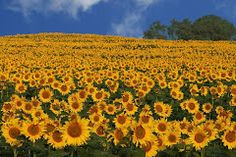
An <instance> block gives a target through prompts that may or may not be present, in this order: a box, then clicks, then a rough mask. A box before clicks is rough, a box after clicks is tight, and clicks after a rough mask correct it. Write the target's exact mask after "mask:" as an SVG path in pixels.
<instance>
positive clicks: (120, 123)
mask: <svg viewBox="0 0 236 157" xmlns="http://www.w3.org/2000/svg"><path fill="white" fill-rule="evenodd" d="M130 120H131V119H130V117H128V116H127V115H125V114H124V113H123V114H119V115H117V117H116V118H114V121H113V122H114V123H115V125H116V128H127V127H128V126H129V124H130Z"/></svg>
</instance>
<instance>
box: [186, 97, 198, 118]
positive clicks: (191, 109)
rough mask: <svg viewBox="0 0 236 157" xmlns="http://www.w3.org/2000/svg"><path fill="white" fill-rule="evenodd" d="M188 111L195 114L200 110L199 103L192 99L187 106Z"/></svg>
mask: <svg viewBox="0 0 236 157" xmlns="http://www.w3.org/2000/svg"><path fill="white" fill-rule="evenodd" d="M186 109H187V111H188V112H189V113H192V114H194V113H196V112H197V111H198V110H199V103H198V102H197V101H196V100H195V99H193V98H191V99H189V100H188V102H187V104H186Z"/></svg>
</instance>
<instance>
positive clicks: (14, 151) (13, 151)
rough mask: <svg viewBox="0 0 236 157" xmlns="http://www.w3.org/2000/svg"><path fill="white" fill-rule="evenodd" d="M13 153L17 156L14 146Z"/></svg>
mask: <svg viewBox="0 0 236 157" xmlns="http://www.w3.org/2000/svg"><path fill="white" fill-rule="evenodd" d="M13 155H14V157H17V150H16V148H13Z"/></svg>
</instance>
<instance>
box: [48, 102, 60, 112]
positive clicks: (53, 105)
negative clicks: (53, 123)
mask: <svg viewBox="0 0 236 157" xmlns="http://www.w3.org/2000/svg"><path fill="white" fill-rule="evenodd" d="M49 109H50V110H51V111H52V112H53V113H54V114H55V115H59V114H60V113H61V110H62V108H61V102H60V101H59V100H58V99H54V100H53V102H52V103H51V104H50V108H49Z"/></svg>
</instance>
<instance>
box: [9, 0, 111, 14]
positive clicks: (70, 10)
mask: <svg viewBox="0 0 236 157" xmlns="http://www.w3.org/2000/svg"><path fill="white" fill-rule="evenodd" d="M102 1H107V0H12V2H11V4H10V6H9V8H10V9H11V10H14V11H19V12H22V13H23V15H24V16H29V15H30V14H31V13H32V12H36V13H48V12H55V13H58V12H64V13H66V14H69V15H70V16H72V17H74V18H76V17H77V13H78V12H79V11H81V12H85V11H87V10H89V9H90V8H91V7H93V6H94V5H96V4H98V3H100V2H102Z"/></svg>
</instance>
